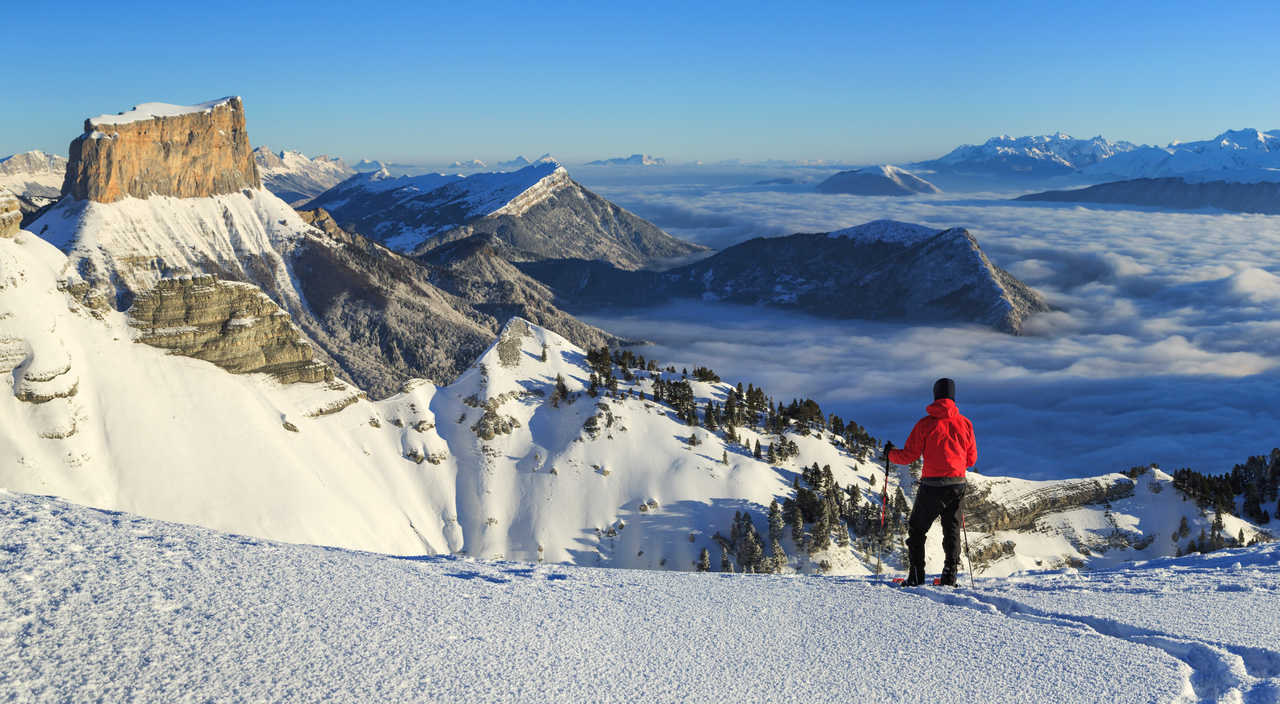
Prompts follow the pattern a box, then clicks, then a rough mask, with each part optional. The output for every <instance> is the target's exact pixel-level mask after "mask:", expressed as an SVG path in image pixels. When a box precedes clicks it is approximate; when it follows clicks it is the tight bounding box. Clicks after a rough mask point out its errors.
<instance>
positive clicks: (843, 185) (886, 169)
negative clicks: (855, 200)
mask: <svg viewBox="0 0 1280 704" xmlns="http://www.w3.org/2000/svg"><path fill="white" fill-rule="evenodd" d="M816 190H817V191H818V192H819V193H847V194H850V195H858V196H907V195H912V194H916V193H941V192H942V191H940V190H939V189H938V187H937V186H935V185H933V184H932V183H929V182H928V181H926V180H924V179H922V178H920V177H919V176H917V175H915V174H913V173H911V172H910V171H907V170H906V169H900V168H898V167H896V166H893V165H891V164H881V165H879V166H868V167H866V168H862V169H854V170H852V171H841V172H840V173H838V174H835V175H833V176H831V177H830V178H828V179H827V180H825V181H823V182H822V183H819V184H818V185H817V186H816Z"/></svg>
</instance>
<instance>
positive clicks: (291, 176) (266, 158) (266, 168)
mask: <svg viewBox="0 0 1280 704" xmlns="http://www.w3.org/2000/svg"><path fill="white" fill-rule="evenodd" d="M253 160H254V162H255V163H256V164H257V165H258V175H259V176H260V177H261V178H262V185H263V187H265V188H266V189H267V190H269V191H271V192H272V193H274V194H276V195H277V196H279V197H280V198H282V199H283V200H284V201H286V202H288V203H290V204H292V205H301V204H302V203H305V202H307V201H309V200H311V199H312V198H315V197H316V196H318V195H320V194H321V193H324V192H325V191H327V190H329V189H330V188H333V187H334V186H336V185H337V184H339V183H341V182H342V181H344V180H346V179H348V178H350V177H351V176H353V175H355V173H356V172H355V170H353V169H352V168H351V167H349V166H347V164H346V162H344V161H343V160H342V159H339V158H337V157H330V156H324V155H320V156H318V157H315V158H314V159H308V158H307V156H306V155H305V154H303V153H302V152H296V151H282V152H278V153H277V152H272V151H271V150H270V149H267V148H266V147H264V146H259V147H258V148H257V149H254V150H253Z"/></svg>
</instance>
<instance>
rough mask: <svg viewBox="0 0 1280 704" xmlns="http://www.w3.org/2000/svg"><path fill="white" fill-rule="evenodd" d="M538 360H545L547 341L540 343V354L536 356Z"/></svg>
mask: <svg viewBox="0 0 1280 704" xmlns="http://www.w3.org/2000/svg"><path fill="white" fill-rule="evenodd" d="M538 359H539V360H540V361H543V362H545V361H547V343H545V342H544V343H542V356H540V357H539V358H538Z"/></svg>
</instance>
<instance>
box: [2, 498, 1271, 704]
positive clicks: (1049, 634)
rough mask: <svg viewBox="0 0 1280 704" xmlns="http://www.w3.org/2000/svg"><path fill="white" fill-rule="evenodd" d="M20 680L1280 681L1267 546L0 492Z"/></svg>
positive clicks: (1195, 689) (424, 683)
mask: <svg viewBox="0 0 1280 704" xmlns="http://www.w3.org/2000/svg"><path fill="white" fill-rule="evenodd" d="M0 517H2V518H3V520H0V544H2V545H3V549H2V550H0V573H2V574H4V575H5V576H6V577H7V578H6V579H3V580H0V663H2V664H0V671H2V672H4V673H5V674H4V679H5V681H6V682H5V686H6V689H7V690H8V691H9V692H10V694H11V696H15V697H16V698H17V699H19V700H71V701H86V700H98V699H105V700H126V699H128V700H150V701H164V700H169V701H172V700H184V701H185V700H200V701H203V700H238V701H239V700H281V699H287V700H326V701H422V700H439V701H532V700H537V701H619V700H625V701H733V700H750V701H762V700H764V701H940V700H941V701H963V702H1013V701H1044V702H1062V703H1072V702H1098V701H1106V702H1117V703H1119V702H1179V703H1182V702H1257V703H1261V702H1275V701H1277V699H1278V698H1280V652H1278V651H1277V649H1276V648H1277V645H1276V644H1277V643H1280V621H1278V620H1277V619H1275V618H1274V605H1275V604H1276V603H1277V599H1278V598H1280V593H1278V587H1277V585H1278V584H1280V546H1276V545H1269V546H1263V547H1255V548H1249V549H1240V550H1232V551H1226V552H1221V553H1216V554H1213V555H1208V556H1196V557H1188V558H1180V559H1177V560H1165V561H1159V562H1153V563H1148V564H1145V565H1142V566H1140V567H1137V568H1133V569H1128V570H1119V571H1114V572H1102V573H1092V574H1084V573H1076V572H1074V571H1066V572H1056V573H1046V574H1038V575H1024V576H1018V577H1015V578H1013V579H1010V580H981V581H980V582H979V583H978V585H977V588H976V589H968V588H962V589H959V590H950V589H946V588H934V587H923V588H918V589H911V590H903V589H898V588H893V587H888V586H885V585H884V584H883V583H882V582H877V581H876V580H873V579H869V578H848V577H846V578H831V577H797V576H765V575H726V574H696V573H692V574H671V573H662V572H652V571H630V570H593V569H587V568H577V567H565V566H550V565H544V564H534V563H514V562H501V561H498V562H487V561H479V560H474V559H467V558H457V557H439V558H430V557H411V558H396V557H391V556H386V555H380V554H373V553H361V552H348V551H344V550H336V549H326V548H319V547H309V546H299V545H289V544H281V543H273V542H269V541H262V540H256V539H252V538H247V537H244V536H239V535H233V534H225V533H218V532H214V531H210V530H206V529H202V528H196V527H191V526H185V525H179V524H171V523H163V522H159V521H154V520H149V519H144V518H140V517H137V516H133V515H130V514H125V513H118V512H112V511H100V510H94V509H89V508H84V507H81V506H77V505H74V504H68V503H64V502H61V501H58V500H54V499H50V498H47V497H40V496H32V495H24V494H18V493H11V492H0Z"/></svg>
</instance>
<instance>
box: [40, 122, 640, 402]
mask: <svg viewBox="0 0 1280 704" xmlns="http://www.w3.org/2000/svg"><path fill="white" fill-rule="evenodd" d="M235 104H236V105H237V106H238V105H239V101H235ZM210 105H212V106H213V107H212V108H210V110H227V109H229V107H227V106H228V105H229V104H228V103H223V102H218V101H215V102H214V103H211V104H210ZM175 111H176V109H175ZM201 114H203V113H201ZM187 115H188V113H180V114H179V115H177V116H176V117H162V118H149V119H146V120H141V121H140V122H141V123H142V124H151V123H154V122H156V120H157V119H162V120H169V119H185V116H187ZM126 124H132V123H126ZM206 127H207V128H208V129H213V130H215V131H217V130H218V129H220V128H219V127H217V126H216V124H215V123H213V122H210V123H209V124H208V125H207V126H206ZM192 129H195V128H194V127H193V128H192ZM242 133H243V131H242ZM193 139H195V140H196V141H201V140H205V138H204V137H197V138H193ZM243 139H244V140H245V141H246V143H247V136H245V137H243ZM206 141H207V140H206ZM211 144H212V145H213V146H214V148H215V149H220V150H222V151H224V152H232V151H234V149H235V148H236V147H235V146H234V145H232V144H231V143H230V142H227V141H225V140H223V141H219V140H213V142H211ZM119 156H120V157H122V158H129V159H133V158H143V157H144V156H145V153H144V152H138V151H134V152H121V153H120V154H119ZM224 157H225V158H224ZM211 158H213V159H214V160H222V161H225V160H226V158H229V157H226V155H225V154H224V155H223V156H221V157H219V156H217V155H213V156H212V157H211ZM117 166H118V168H120V169H124V170H137V169H140V168H141V167H139V166H137V165H136V164H121V165H117ZM514 195H516V196H518V195H520V194H519V193H515V194H514ZM30 229H31V230H32V231H33V232H34V233H35V234H37V235H39V236H40V237H42V238H44V239H46V240H47V241H49V242H51V243H53V244H54V245H56V246H57V247H59V248H60V249H62V250H63V251H64V252H66V254H67V258H66V263H65V265H64V271H63V286H64V288H66V289H67V290H68V291H69V292H71V293H73V294H74V295H76V296H77V297H78V299H79V300H81V301H82V302H83V303H85V304H87V305H90V306H92V307H95V308H97V309H99V310H106V309H112V308H114V309H116V310H120V311H127V310H130V309H131V308H133V307H136V306H138V305H139V301H143V300H146V299H148V298H149V297H154V296H155V295H157V294H156V292H155V289H156V287H157V286H159V285H162V284H163V282H165V281H168V280H174V279H177V280H181V279H182V278H183V277H188V278H190V277H196V279H197V280H203V279H200V277H203V276H205V275H212V276H215V277H217V279H218V281H219V287H220V288H218V289H217V290H223V289H225V288H226V285H228V284H230V283H231V282H241V283H245V284H252V285H253V286H256V287H258V288H259V289H261V291H262V292H263V293H264V294H265V295H266V296H267V297H269V298H270V300H271V301H273V302H274V303H275V304H276V305H279V306H280V308H282V309H283V310H284V311H285V312H286V313H287V314H288V316H289V317H291V318H292V320H293V322H294V324H296V325H297V326H298V328H300V329H301V331H302V333H303V334H304V336H305V338H306V339H307V340H308V341H310V342H311V343H312V344H313V346H314V354H315V359H316V361H317V363H321V364H325V365H328V366H329V367H330V368H332V369H333V370H334V371H335V372H336V373H338V374H339V375H340V376H342V377H344V378H345V379H348V380H350V381H352V382H354V383H355V384H357V385H359V386H360V387H361V388H362V389H364V390H366V391H367V392H368V393H370V394H372V395H374V396H375V397H382V396H387V395H390V394H393V393H395V392H396V391H398V390H399V389H400V387H401V386H402V385H403V384H404V383H405V382H406V381H407V380H409V379H412V378H430V379H433V380H436V381H441V382H446V381H449V380H451V379H453V378H454V377H456V376H457V375H458V374H459V373H461V371H462V370H463V369H465V368H466V367H467V365H469V364H470V363H471V362H472V361H473V360H474V359H475V358H476V356H477V355H479V354H480V353H481V352H483V351H484V349H485V347H486V346H487V345H488V343H489V342H490V340H491V339H492V337H493V335H494V334H495V333H496V332H497V330H498V329H499V328H500V327H501V325H502V323H503V322H504V321H506V320H507V319H508V318H509V317H511V316H512V315H522V316H527V317H528V318H529V319H531V320H536V321H538V322H540V323H542V324H545V325H547V326H548V327H550V328H552V329H555V330H558V331H560V332H562V333H563V334H565V335H566V336H567V337H569V338H570V339H571V340H574V341H575V342H577V343H579V344H582V345H585V346H593V347H594V346H599V345H603V344H608V343H616V342H617V339H616V338H614V337H613V336H611V335H608V334H607V333H604V332H603V331H600V330H598V329H596V328H593V327H591V326H589V325H585V324H583V323H581V322H579V321H577V320H575V319H574V318H572V317H571V316H569V315H568V314H566V313H564V312H563V311H561V310H559V309H558V308H557V307H556V306H555V305H553V303H552V299H553V295H552V294H551V292H550V291H549V290H547V289H546V287H545V286H543V285H541V284H539V283H537V282H535V281H533V280H532V279H530V278H529V277H528V276H527V275H525V274H523V273H521V272H519V271H518V270H516V269H515V268H514V267H511V266H510V265H507V264H505V263H495V264H494V265H493V266H489V267H479V266H473V265H471V264H470V263H465V264H464V262H462V261H461V260H459V261H458V262H456V263H443V264H442V263H430V262H426V261H416V260H414V259H411V258H409V257H406V256H404V255H401V254H399V253H396V252H393V251H391V250H389V249H387V248H386V247H384V246H382V245H380V244H378V243H376V242H373V241H370V240H368V239H366V238H364V237H361V236H359V235H357V234H354V233H349V232H346V231H344V230H343V229H342V228H341V227H339V226H338V225H337V223H336V222H334V221H333V219H332V218H331V217H330V216H329V215H328V214H327V213H323V212H315V213H308V214H307V215H305V216H300V215H299V213H298V212H297V211H295V210H294V209H293V208H291V207H289V206H288V205H287V204H286V203H285V202H284V201H282V200H281V199H280V198H278V197H277V196H275V195H274V194H272V193H271V192H270V191H268V190H266V189H265V188H244V189H242V190H237V191H235V192H232V193H215V194H211V195H203V196H192V197H174V196H170V195H158V194H153V195H151V196H150V197H148V198H134V197H129V198H124V199H121V200H118V201H113V202H100V201H96V200H82V199H77V198H64V199H63V200H62V201H59V202H58V203H57V204H56V205H55V206H53V207H52V208H50V209H49V210H48V211H47V212H45V213H44V214H43V215H42V216H41V217H40V218H39V219H38V220H36V221H35V222H34V223H32V224H31V225H30ZM467 261H468V262H471V261H472V260H471V259H468V260H467ZM503 267H505V268H503ZM464 268H466V271H463V269H464ZM164 285H169V284H164ZM201 290H202V291H204V290H213V289H208V287H204V288H202V289H201ZM252 317H255V318H259V319H261V318H263V316H252ZM178 327H184V326H178ZM185 327H190V326H185ZM227 332H229V333H231V332H236V333H238V332H243V331H238V330H233V329H231V328H228V329H227ZM248 332H253V331H252V330H250V331H248ZM282 334H283V333H282ZM184 344H185V343H184ZM219 344H222V343H219ZM227 344H230V343H227ZM195 356H198V355H195Z"/></svg>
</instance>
